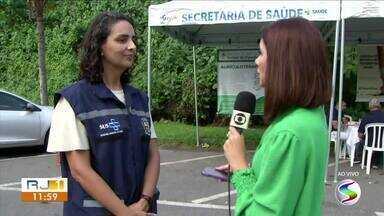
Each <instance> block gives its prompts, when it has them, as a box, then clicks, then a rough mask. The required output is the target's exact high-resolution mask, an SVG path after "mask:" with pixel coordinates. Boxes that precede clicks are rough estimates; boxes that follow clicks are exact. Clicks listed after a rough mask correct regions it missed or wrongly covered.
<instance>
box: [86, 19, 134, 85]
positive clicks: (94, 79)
mask: <svg viewBox="0 0 384 216" xmlns="http://www.w3.org/2000/svg"><path fill="white" fill-rule="evenodd" d="M121 20H125V21H127V22H129V23H130V24H131V25H132V26H133V22H132V20H131V19H130V18H129V17H128V16H126V15H124V14H121V13H117V12H103V13H101V14H99V15H98V16H97V17H96V18H95V19H94V20H93V21H92V24H91V25H90V27H89V29H88V31H87V33H86V34H85V36H84V38H83V41H82V43H81V49H80V79H86V80H88V81H89V82H91V83H93V84H95V83H101V82H103V79H102V73H103V71H104V68H103V63H102V57H101V52H102V50H101V46H102V45H103V44H104V42H105V41H106V39H107V37H108V36H109V34H110V33H111V29H112V27H113V25H114V24H116V23H117V22H119V21H121ZM133 27H134V26H133ZM134 43H135V44H136V45H137V43H136V41H134ZM132 69H133V65H132V67H130V68H127V69H126V70H125V71H124V72H123V74H122V76H121V78H120V80H121V83H128V82H129V81H130V76H131V75H130V74H131V73H130V70H132Z"/></svg>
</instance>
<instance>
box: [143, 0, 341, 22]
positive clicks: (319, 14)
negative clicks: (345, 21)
mask: <svg viewBox="0 0 384 216" xmlns="http://www.w3.org/2000/svg"><path fill="white" fill-rule="evenodd" d="M292 17H304V18H306V19H308V20H311V21H330V20H337V19H338V17H339V1H171V2H167V3H164V4H159V5H151V6H150V7H149V17H148V25H149V26H178V25H207V24H218V23H222V24H223V23H242V22H271V21H276V20H280V19H288V18H292Z"/></svg>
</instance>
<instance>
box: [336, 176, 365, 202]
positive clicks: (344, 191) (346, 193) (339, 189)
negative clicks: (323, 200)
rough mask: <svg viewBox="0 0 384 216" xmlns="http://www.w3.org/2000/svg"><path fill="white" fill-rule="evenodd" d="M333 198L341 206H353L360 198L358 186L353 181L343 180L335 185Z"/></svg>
mask: <svg viewBox="0 0 384 216" xmlns="http://www.w3.org/2000/svg"><path fill="white" fill-rule="evenodd" d="M335 196H336V199H337V201H339V203H340V204H342V205H347V206H350V205H354V204H356V203H357V202H358V201H359V200H360V197H361V188H360V185H359V184H358V183H357V182H356V181H355V180H352V179H344V180H342V181H340V182H339V183H338V184H337V186H336V190H335Z"/></svg>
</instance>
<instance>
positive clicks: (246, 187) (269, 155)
mask: <svg viewBox="0 0 384 216" xmlns="http://www.w3.org/2000/svg"><path fill="white" fill-rule="evenodd" d="M263 145H264V146H265V148H266V149H265V151H264V154H263V155H262V156H261V157H262V163H261V164H258V165H256V164H253V167H251V168H248V169H244V170H239V171H237V172H235V173H234V174H233V175H232V178H231V180H232V183H233V185H234V187H235V188H236V191H237V203H236V210H235V211H236V215H263V216H268V215H292V214H293V211H294V208H295V205H296V203H297V200H298V199H299V193H298V192H297V191H300V190H301V188H303V185H304V175H305V164H306V163H305V159H303V158H302V157H303V155H305V154H304V152H303V151H305V150H304V148H303V146H301V144H300V142H299V140H298V139H297V137H296V136H295V135H293V134H292V133H291V132H288V131H287V132H286V131H284V132H279V133H277V134H275V135H274V136H273V137H271V138H270V139H268V140H265V142H264V143H263ZM298 158H301V159H300V160H298ZM255 166H258V170H259V174H258V175H257V177H256V175H255Z"/></svg>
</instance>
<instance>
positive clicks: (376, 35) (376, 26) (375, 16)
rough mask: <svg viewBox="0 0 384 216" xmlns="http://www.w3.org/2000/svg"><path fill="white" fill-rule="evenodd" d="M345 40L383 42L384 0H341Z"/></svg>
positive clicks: (367, 42) (348, 41) (351, 41)
mask: <svg viewBox="0 0 384 216" xmlns="http://www.w3.org/2000/svg"><path fill="white" fill-rule="evenodd" d="M341 17H342V18H344V19H346V24H345V42H347V43H363V44H384V1H374V0H370V1H343V2H342V10H341Z"/></svg>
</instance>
